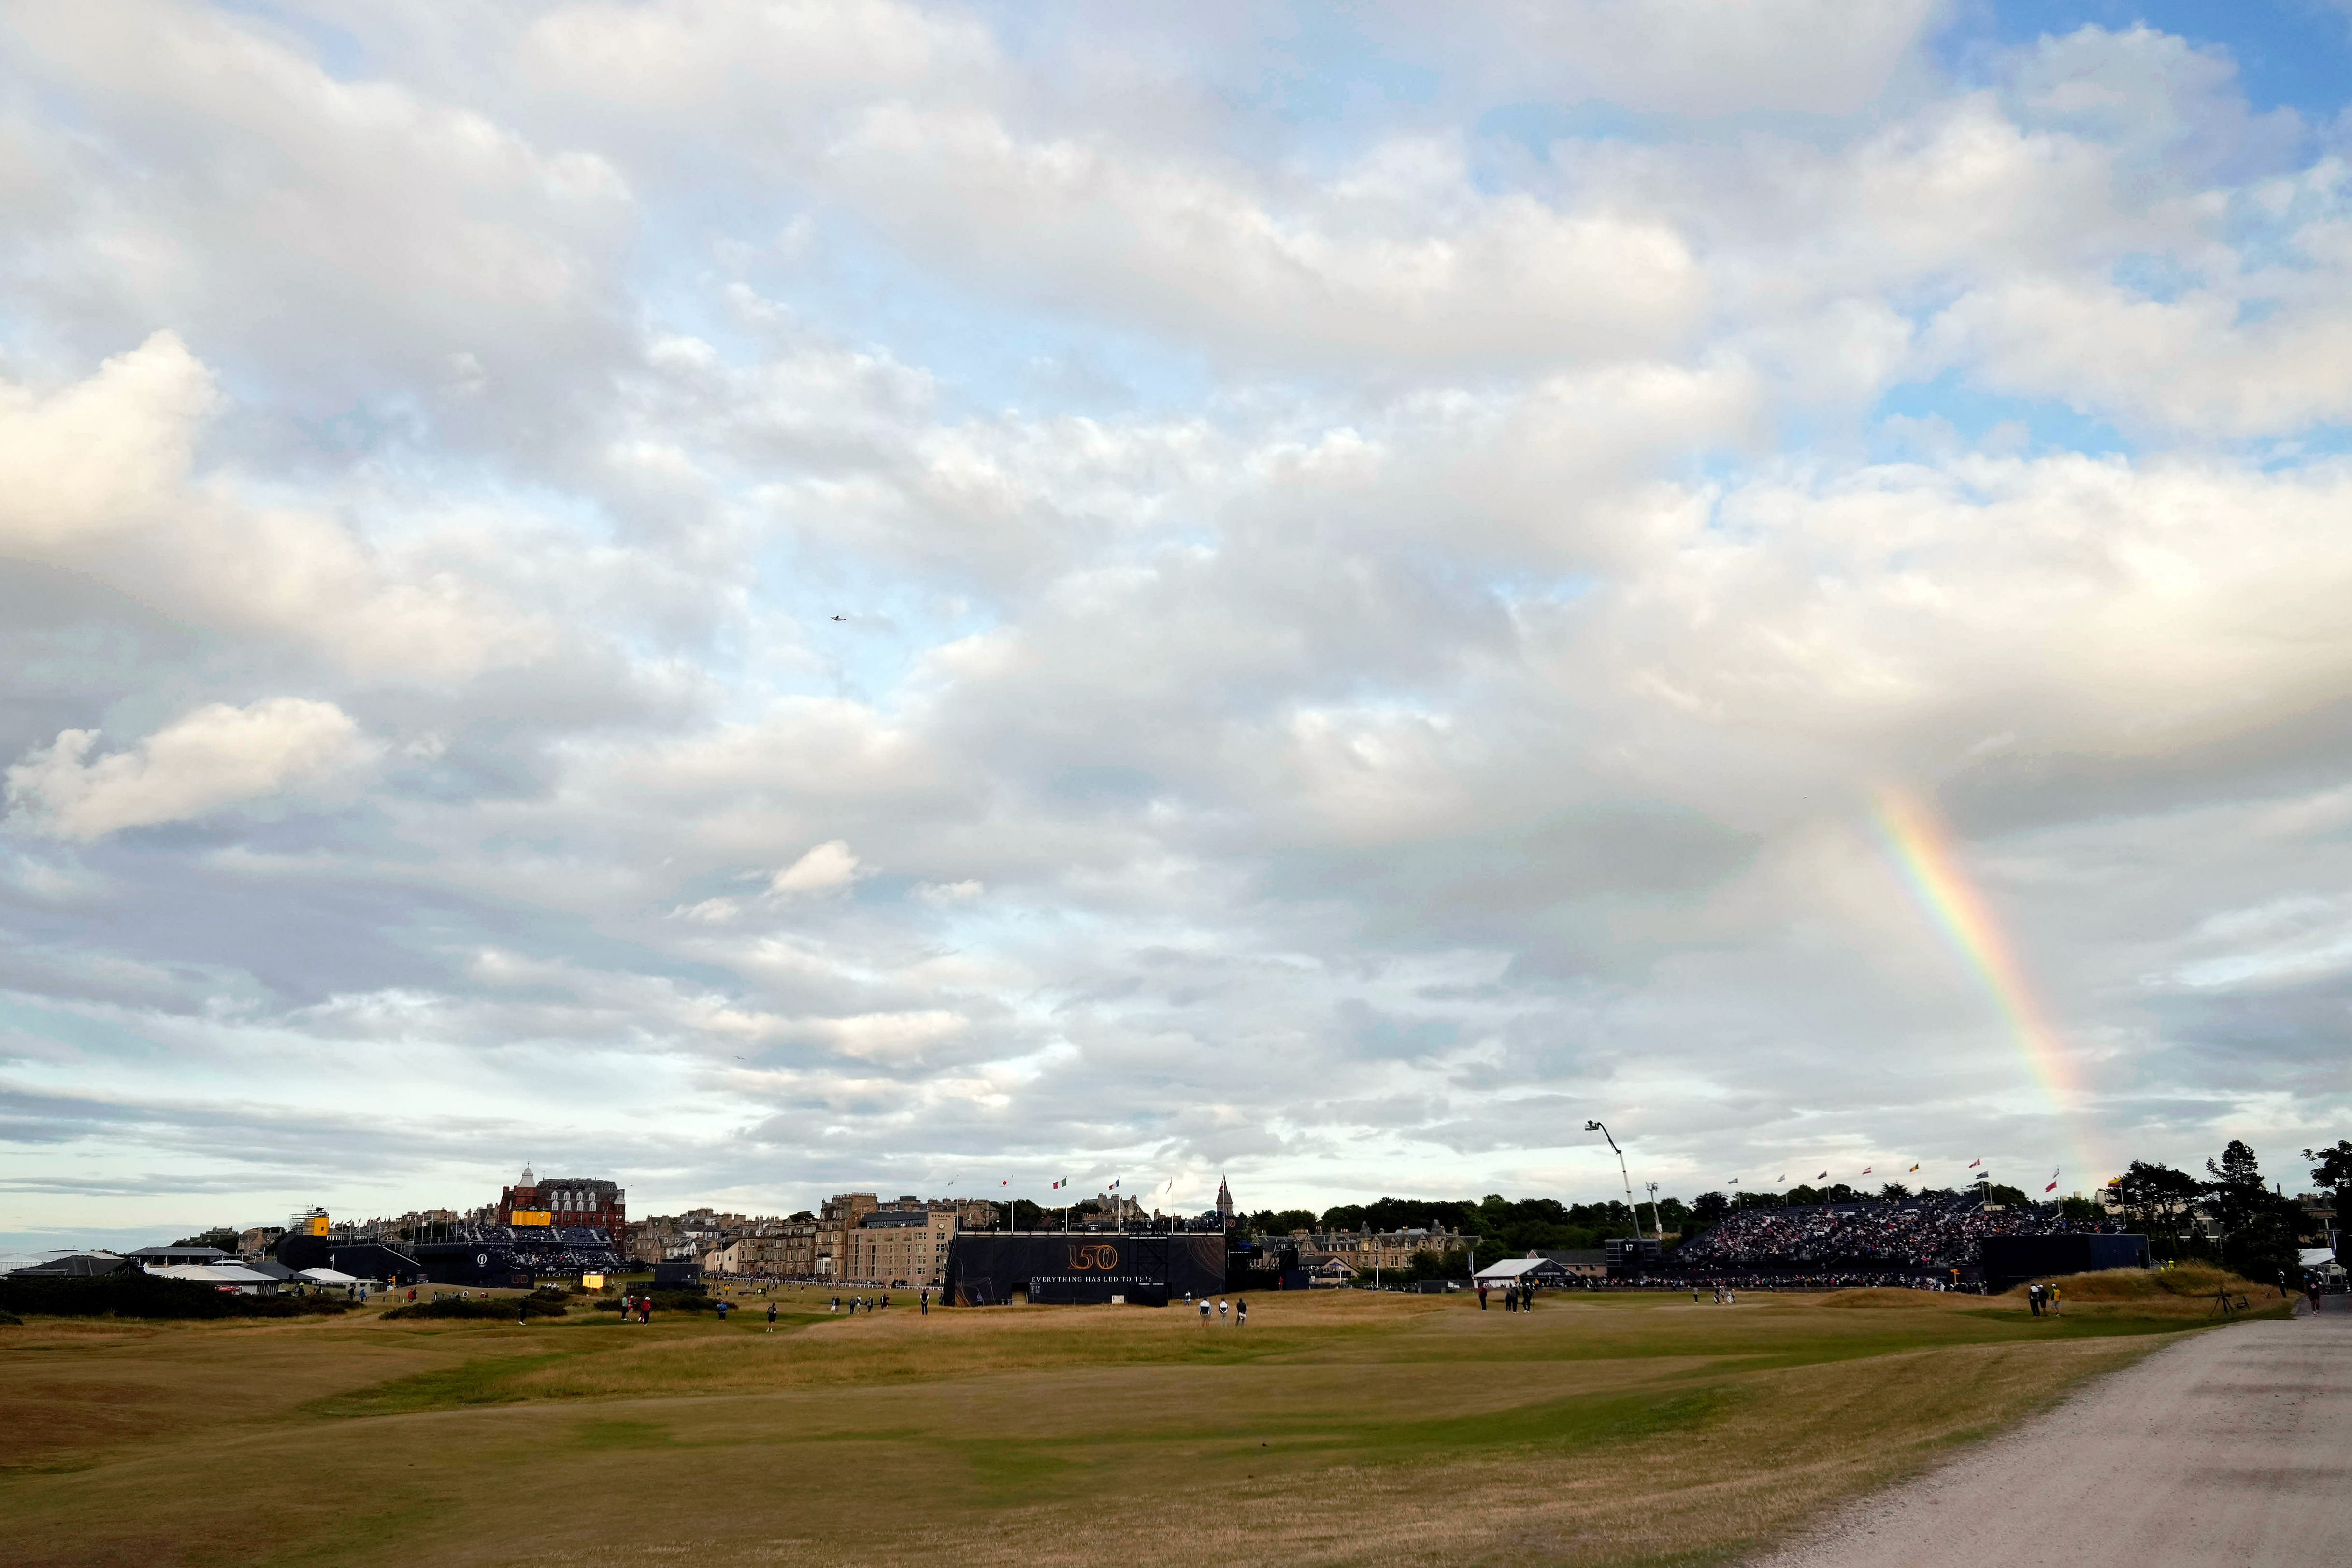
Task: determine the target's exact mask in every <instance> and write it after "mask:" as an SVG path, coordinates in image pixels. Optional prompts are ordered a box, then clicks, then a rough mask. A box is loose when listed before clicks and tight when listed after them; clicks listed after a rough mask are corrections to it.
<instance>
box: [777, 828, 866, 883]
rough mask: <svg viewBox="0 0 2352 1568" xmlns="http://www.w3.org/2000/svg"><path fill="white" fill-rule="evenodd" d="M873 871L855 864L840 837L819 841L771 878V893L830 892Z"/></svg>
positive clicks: (855, 861)
mask: <svg viewBox="0 0 2352 1568" xmlns="http://www.w3.org/2000/svg"><path fill="white" fill-rule="evenodd" d="M872 874H873V873H872V872H871V871H870V870H868V869H866V867H863V866H861V865H859V864H858V862H857V857H856V855H854V854H851V853H850V852H849V846H848V844H846V843H845V842H843V841H841V840H839V839H835V840H832V841H829V842H826V843H822V844H819V845H817V846H816V848H814V849H813V850H811V851H809V852H807V853H806V854H804V855H803V856H801V858H800V859H798V860H796V861H794V862H793V863H792V864H790V865H788V866H786V867H784V869H783V870H782V871H780V872H778V873H776V874H775V875H774V877H772V879H770V881H769V883H768V889H769V891H770V892H772V893H784V894H795V893H833V892H836V891H838V890H839V889H841V888H845V887H847V886H848V885H849V884H850V883H853V882H856V880H857V879H858V878H859V877H861V876H870V875H872Z"/></svg>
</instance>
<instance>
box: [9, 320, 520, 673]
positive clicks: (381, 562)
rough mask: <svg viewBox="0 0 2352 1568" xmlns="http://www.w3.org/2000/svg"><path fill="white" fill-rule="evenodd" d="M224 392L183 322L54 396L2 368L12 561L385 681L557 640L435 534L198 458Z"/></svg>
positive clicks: (452, 669) (513, 655)
mask: <svg viewBox="0 0 2352 1568" xmlns="http://www.w3.org/2000/svg"><path fill="white" fill-rule="evenodd" d="M219 402H220V399H219V395H218V393H217V392H216V390H215V385H214V380H213V377H212V375H211V373H210V372H209V371H206V369H205V366H204V365H203V364H202V363H200V362H199V361H197V360H196V358H195V356H194V355H193V354H192V353H190V352H189V351H188V348H187V345H186V344H184V342H182V341H181V340H180V339H179V338H178V336H177V335H175V334H173V333H172V332H169V331H161V332H157V333H155V334H154V335H153V336H152V337H151V338H149V339H148V340H146V341H145V342H144V343H142V344H141V345H140V346H139V347H138V348H136V349H133V350H130V351H128V352H126V353H121V354H118V355H116V356H114V357H113V358H112V359H110V360H108V361H106V362H105V363H104V364H103V365H101V366H100V367H99V368H98V370H97V371H94V372H93V373H92V374H90V375H89V377H88V378H87V379H85V380H83V381H80V382H75V383H73V384H71V385H68V386H64V387H60V388H58V389H56V390H54V391H51V392H46V393H44V392H39V391H37V390H36V389H34V388H32V387H30V386H26V385H23V384H21V383H15V382H7V381H5V380H0V559H15V560H18V561H36V562H40V563H42V564H45V565H50V566H58V567H64V568H68V569H69V570H74V571H76V572H79V573H83V574H86V575H88V576H89V577H91V578H94V579H96V580H99V581H101V582H105V583H107V584H109V585H110V586H112V587H114V588H117V589H119V590H120V591H122V592H123V593H125V594H127V595H129V596H130V597H131V598H133V599H136V600H139V601H143V602H144V603H146V604H148V605H150V606H152V607H153V608H154V609H155V610H157V611H159V612H162V613H163V614H165V615H168V616H172V617H174V618H179V619H185V620H188V621H192V622H197V623H199V624H204V625H208V626H212V627H215V628H217V629H220V630H222V631H225V632H231V633H234V634H244V635H248V636H258V637H263V638H272V639H282V640H288V641H291V642H293V643H298V644H300V645H304V646H307V647H309V648H312V649H316V650H318V651H320V652H321V653H326V654H327V655H328V656H329V657H330V658H331V659H332V660H334V661H335V662H336V663H338V664H341V665H342V666H344V667H345V668H346V669H349V670H352V671H355V672H359V673H362V674H369V675H373V676H378V677H385V676H410V677H420V676H421V677H424V678H425V679H435V678H446V677H450V676H457V675H464V674H472V673H475V672H477V671H479V670H481V669H482V668H484V667H485V666H487V665H491V664H507V663H517V662H523V661H527V660H530V659H535V658H538V657H541V656H542V655H544V654H545V653H547V652H548V651H549V650H550V649H551V647H552V646H553V644H554V641H555V639H554V637H553V634H552V632H551V629H550V628H549V627H548V625H547V624H546V623H545V622H544V621H543V620H542V619H541V618H540V617H538V616H536V615H530V614H525V613H518V612H515V611H514V610H512V609H511V608H510V607H509V606H507V605H504V604H502V603H501V602H500V601H499V599H498V597H497V596H495V595H493V594H490V593H488V592H485V591H482V590H481V589H479V588H478V587H476V586H474V585H473V584H471V583H469V582H467V580H465V578H464V577H463V576H462V575H460V574H459V573H458V572H457V571H454V570H449V566H450V564H451V563H450V562H448V561H446V560H436V559H434V558H435V555H436V548H435V544H434V542H433V541H430V540H425V541H415V542H412V543H411V544H409V545H407V546H405V547H404V548H403V549H400V550H398V551H392V552H384V551H376V550H371V549H369V548H368V547H367V546H366V545H365V544H364V543H362V540H361V539H359V538H356V537H354V536H353V534H352V532H351V531H350V530H349V529H348V528H344V527H342V526H341V525H340V524H338V523H337V522H336V521H335V520H333V519H332V518H331V517H326V516H324V515H321V514H320V512H318V511H315V510H311V509H307V508H302V507H287V506H278V505H268V504H264V503H262V502H259V501H257V500H255V499H253V498H251V497H248V496H247V494H245V493H244V488H243V486H240V485H239V484H238V483H237V482H236V480H235V479H234V478H233V477H232V476H229V475H228V474H226V473H218V472H215V473H211V474H204V473H200V472H198V471H197V464H196V452H197V448H198V444H199V442H200V440H201V438H202V436H203V434H204V431H205V424H206V423H207V421H208V420H209V419H210V418H211V417H212V416H213V415H214V413H215V410H216V409H217V408H218V405H219ZM387 558H389V559H387Z"/></svg>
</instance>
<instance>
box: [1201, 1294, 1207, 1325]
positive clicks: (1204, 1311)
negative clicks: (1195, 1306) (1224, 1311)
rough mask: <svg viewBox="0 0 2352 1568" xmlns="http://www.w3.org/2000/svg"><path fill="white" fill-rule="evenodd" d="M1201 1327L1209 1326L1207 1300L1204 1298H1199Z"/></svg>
mask: <svg viewBox="0 0 2352 1568" xmlns="http://www.w3.org/2000/svg"><path fill="white" fill-rule="evenodd" d="M1201 1326H1202V1328H1207V1327H1208V1326H1209V1298H1208V1297H1206V1296H1202V1298H1201Z"/></svg>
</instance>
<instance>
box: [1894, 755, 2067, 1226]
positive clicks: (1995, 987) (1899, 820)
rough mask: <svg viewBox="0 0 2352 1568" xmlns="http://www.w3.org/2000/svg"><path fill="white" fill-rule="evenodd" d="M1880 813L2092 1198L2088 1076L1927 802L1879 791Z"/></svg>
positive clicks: (1902, 862) (1906, 872) (1915, 888)
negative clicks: (2062, 1132)
mask: <svg viewBox="0 0 2352 1568" xmlns="http://www.w3.org/2000/svg"><path fill="white" fill-rule="evenodd" d="M1874 807H1875V814H1876V816H1877V820H1878V827H1879V831H1881V832H1882V833H1884V834H1885V838H1886V843H1887V847H1888V848H1889V849H1890V850H1891V851H1892V852H1893V853H1894V856H1895V863H1896V865H1897V866H1898V867H1899V868H1900V870H1901V871H1902V873H1903V878H1904V880H1905V881H1906V883H1909V884H1910V887H1911V892H1912V894H1913V895H1914V896H1915V897H1916V898H1917V899H1918V901H1919V905H1920V907H1921V908H1922V909H1923V910H1925V911H1926V912H1927V917H1928V918H1929V919H1930V920H1932V921H1933V922H1934V923H1935V924H1936V925H1937V927H1938V928H1940V929H1941V930H1942V932H1943V934H1944V936H1945V937H1946V939H1948V941H1949V942H1950V943H1951V945H1952V948H1953V951H1954V952H1956V953H1957V954H1958V956H1959V958H1960V961H1961V962H1962V963H1963V964H1964V965H1966V966H1967V967H1968V968H1969V970H1970V971H1972V972H1973V973H1974V974H1975V976H1976V977H1977V979H1978V980H1979V982H1980V983H1981V984H1982V985H1983V986H1984V988H1985V990H1986V992H1987V993H1988V994H1989V995H1990V997H1991V998H1992V1002H1993V1006H1994V1007H1996V1008H1998V1009H2000V1014H2001V1017H2002V1019H2004V1020H2005V1021H2006V1022H2007V1024H2008V1025H2009V1031H2010V1035H2011V1038H2012V1039H2014V1040H2016V1042H2017V1049H2018V1053H2019V1054H2020V1055H2021V1056H2022V1057H2024V1059H2025V1066H2026V1070H2027V1071H2029V1072H2030V1073H2032V1077H2033V1081H2034V1082H2035V1083H2036V1084H2037V1085H2039V1086H2040V1088H2041V1090H2042V1093H2043V1095H2044V1096H2045V1097H2047V1098H2048V1100H2049V1102H2050V1105H2051V1108H2052V1109H2053V1111H2055V1112H2056V1113H2057V1114H2058V1118H2059V1121H2060V1122H2061V1123H2062V1124H2063V1125H2064V1126H2065V1128H2066V1131H2067V1141H2068V1142H2069V1143H2070V1144H2072V1145H2074V1175H2075V1178H2076V1180H2077V1181H2078V1182H2079V1183H2080V1184H2081V1186H2082V1188H2083V1190H2084V1191H2089V1190H2091V1189H2092V1188H2093V1187H2094V1186H2095V1185H2096V1184H2097V1182H2098V1180H2099V1177H2098V1176H2097V1174H2096V1173H2097V1172H2098V1171H2099V1170H2100V1169H2101V1166H2099V1164H2098V1162H2097V1160H2096V1158H2095V1156H2094V1155H2093V1154H2092V1153H2091V1151H2090V1141H2089V1140H2088V1139H2087V1138H2085V1137H2084V1135H2083V1129H2082V1126H2081V1115H2082V1107H2083V1084H2082V1079H2081V1076H2080V1075H2079V1074H2078V1073H2077V1072H2076V1071H2075V1067H2074V1060H2073V1058H2071V1057H2070V1056H2068V1054H2067V1053H2066V1050H2065V1048H2064V1046H2063V1045H2062V1044H2060V1042H2059V1039H2058V1031H2057V1030H2054V1029H2053V1028H2052V1027H2051V1025H2050V1020H2049V1019H2047V1018H2045V1017H2044V1016H2043V1014H2042V1005H2041V1003H2040V1002H2038V1001H2037V1000H2035V998H2034V995H2033V988H2032V987H2031V986H2029V985H2027V984H2026V981H2025V969H2024V967H2023V966H2022V965H2021V964H2020V963H2019V962H2018V959H2017V954H2016V952H2015V951H2014V950H2013V949H2012V948H2011V946H2010V943H2009V939H2008V937H2007V936H2004V935H2003V933H2002V931H2001V928H2000V923H1999V922H1998V921H1996V920H1995V919H1994V918H1993V915H1992V911H1991V910H1990V908H1988V907H1987V906H1986V904H1985V901H1984V895H1983V894H1980V893H1979V892H1978V891H1977V888H1976V884H1975V883H1971V882H1970V881H1969V877H1968V873H1967V872H1965V871H1964V870H1962V869H1961V866H1960V861H1959V856H1958V854H1957V853H1956V852H1955V851H1954V846H1953V843H1952V838H1951V834H1950V833H1949V832H1948V831H1946V829H1945V827H1944V824H1943V823H1942V821H1940V820H1938V819H1937V816H1936V814H1935V813H1934V811H1933V810H1930V809H1929V808H1928V807H1927V805H1926V804H1925V803H1924V802H1922V801H1920V800H1916V799H1914V798H1913V797H1912V796H1910V795H1908V794H1906V793H1905V792H1903V791H1901V790H1899V789H1881V790H1879V791H1878V793H1877V796H1876V798H1875V800H1874ZM2037 1185H2038V1184H2037ZM2032 1196H2033V1197H2040V1196H2041V1194H2040V1193H2035V1194H2033V1195H2032Z"/></svg>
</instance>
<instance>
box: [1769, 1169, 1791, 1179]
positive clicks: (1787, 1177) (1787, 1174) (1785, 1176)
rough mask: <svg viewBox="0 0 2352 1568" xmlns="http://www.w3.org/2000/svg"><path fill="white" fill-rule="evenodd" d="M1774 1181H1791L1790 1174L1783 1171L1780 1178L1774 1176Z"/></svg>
mask: <svg viewBox="0 0 2352 1568" xmlns="http://www.w3.org/2000/svg"><path fill="white" fill-rule="evenodd" d="M1772 1179H1773V1180H1774V1181H1787V1180H1788V1179H1789V1173H1788V1172H1787V1171H1782V1172H1781V1173H1780V1175H1779V1176H1774V1177H1773V1178H1772Z"/></svg>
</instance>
